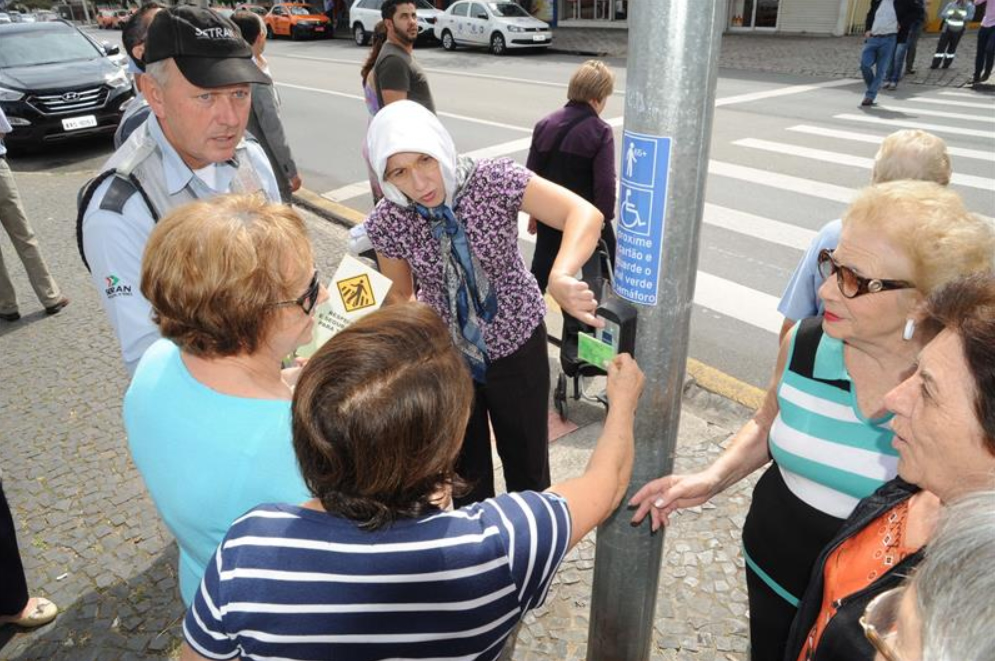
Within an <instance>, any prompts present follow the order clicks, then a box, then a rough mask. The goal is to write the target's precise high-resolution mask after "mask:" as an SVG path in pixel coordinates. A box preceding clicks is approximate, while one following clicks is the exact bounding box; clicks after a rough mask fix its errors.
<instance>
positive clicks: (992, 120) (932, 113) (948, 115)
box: [878, 105, 995, 124]
mask: <svg viewBox="0 0 995 661" xmlns="http://www.w3.org/2000/svg"><path fill="white" fill-rule="evenodd" d="M878 110H886V111H888V112H904V113H911V114H914V115H926V116H927V117H942V118H943V119H961V120H964V121H967V122H985V123H986V124H995V117H986V116H984V115H969V114H967V113H963V112H943V111H942V110H923V109H922V108H910V107H909V106H890V105H889V106H878Z"/></svg>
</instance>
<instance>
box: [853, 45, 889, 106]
mask: <svg viewBox="0 0 995 661" xmlns="http://www.w3.org/2000/svg"><path fill="white" fill-rule="evenodd" d="M897 39H898V36H897V35H894V34H885V35H872V36H870V37H868V38H867V39H865V40H864V50H863V52H862V53H861V54H860V73H862V74H863V75H864V83H865V84H866V85H867V91H866V92H865V93H864V96H865V97H866V98H868V99H870V100H871V101H873V100H874V99H875V98H876V97H877V95H878V88H879V87H881V81H882V80H884V74H885V72H886V71H887V69H888V64H889V63H891V56H892V55H894V54H895V42H896V41H897Z"/></svg>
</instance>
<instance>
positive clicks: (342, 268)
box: [296, 255, 391, 358]
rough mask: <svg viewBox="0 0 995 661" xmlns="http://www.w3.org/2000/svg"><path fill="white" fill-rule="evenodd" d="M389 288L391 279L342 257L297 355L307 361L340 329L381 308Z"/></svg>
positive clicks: (353, 260)
mask: <svg viewBox="0 0 995 661" xmlns="http://www.w3.org/2000/svg"><path fill="white" fill-rule="evenodd" d="M390 285H391V282H390V279H389V278H387V277H386V276H384V275H382V274H380V273H379V272H377V271H376V270H375V269H373V268H370V267H369V266H367V265H366V264H364V263H363V262H361V261H359V260H358V259H356V258H355V257H352V256H351V255H346V256H344V257H343V258H342V261H341V262H340V263H339V268H338V269H336V271H335V275H334V276H333V277H332V281H331V282H329V283H328V300H327V301H325V302H324V303H322V304H321V305H319V306H318V308H317V309H316V311H315V317H314V322H315V323H314V331H313V332H314V334H313V336H312V338H311V342H310V343H308V344H305V345H304V346H302V347H301V348H299V349H298V350H297V354H296V355H297V356H298V357H301V358H309V357H310V356H311V355H313V354H314V352H316V351H317V350H318V348H319V347H320V346H321V345H322V344H324V343H325V342H327V341H328V340H329V338H331V337H332V336H333V335H335V334H336V333H338V332H339V331H341V330H342V329H343V328H345V327H346V326H348V325H349V324H351V323H352V322H354V321H356V320H357V319H361V318H362V317H365V316H366V315H368V314H369V313H371V312H373V311H374V310H378V309H380V306H381V305H383V302H384V299H385V298H386V297H387V292H388V291H390Z"/></svg>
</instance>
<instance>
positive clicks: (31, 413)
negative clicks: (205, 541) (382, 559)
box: [0, 159, 749, 661]
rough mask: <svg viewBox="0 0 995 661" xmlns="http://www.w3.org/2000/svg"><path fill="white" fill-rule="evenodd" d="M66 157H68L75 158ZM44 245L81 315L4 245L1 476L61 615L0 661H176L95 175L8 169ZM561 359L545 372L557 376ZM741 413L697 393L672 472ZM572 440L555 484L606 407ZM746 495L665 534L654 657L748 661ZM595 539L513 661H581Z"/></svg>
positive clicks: (2, 635)
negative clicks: (33, 286) (128, 398)
mask: <svg viewBox="0 0 995 661" xmlns="http://www.w3.org/2000/svg"><path fill="white" fill-rule="evenodd" d="M66 160H71V159H66ZM12 166H13V169H14V171H15V177H16V179H17V182H18V185H19V187H20V190H21V193H22V196H23V197H24V200H25V206H26V208H27V211H28V213H29V215H30V217H31V219H32V222H33V224H34V228H35V231H36V233H37V235H38V238H39V241H40V243H41V246H42V249H43V251H44V253H45V255H46V257H47V259H48V261H49V264H50V266H51V268H52V270H53V273H54V274H55V276H56V278H57V280H58V281H59V283H60V285H61V286H62V288H63V289H64V291H65V292H66V294H68V295H69V296H70V297H71V298H72V304H71V305H70V306H69V307H68V308H66V309H65V310H64V311H63V312H62V313H60V314H58V315H56V316H52V317H49V316H46V315H45V314H44V312H43V310H42V309H41V306H40V304H38V303H37V301H35V300H34V298H33V296H32V295H31V291H30V288H29V286H28V283H27V281H26V278H25V276H24V273H23V269H22V268H21V266H20V264H19V262H18V261H17V259H16V257H14V253H13V251H12V248H11V246H10V243H9V242H8V240H7V238H6V235H5V234H4V235H2V236H0V249H2V250H3V252H4V254H5V255H7V256H8V257H7V260H6V261H7V264H8V267H9V269H10V271H11V275H12V278H13V280H14V283H15V286H16V287H17V290H18V292H19V293H20V301H21V314H22V315H23V319H22V320H21V321H19V322H17V323H13V324H9V323H6V322H3V323H0V356H2V360H0V467H2V470H3V474H4V489H5V491H6V494H7V498H8V500H9V502H10V503H11V507H12V509H13V512H14V517H15V521H16V522H17V526H18V538H19V543H20V548H21V554H22V556H23V559H24V563H25V566H26V572H27V576H28V581H29V585H30V589H31V591H32V593H37V594H44V595H47V596H49V597H51V598H52V599H53V600H55V601H56V603H58V604H59V605H60V606H61V607H62V608H63V613H62V614H61V615H60V616H59V618H58V620H56V622H55V623H54V624H52V625H48V626H46V627H43V628H41V629H40V630H36V631H33V632H25V631H18V630H15V629H14V628H13V627H10V626H7V627H2V628H0V660H7V659H9V660H11V661H14V660H17V661H28V660H45V661H58V660H66V661H88V660H91V659H100V660H101V661H104V660H106V661H115V660H119V659H120V660H127V659H165V658H175V654H176V650H177V649H178V646H179V641H180V636H181V629H180V623H181V617H182V614H183V608H182V605H181V603H180V600H179V598H178V590H177V581H176V561H177V557H176V550H175V545H174V544H173V542H172V540H171V538H170V535H169V533H168V531H166V530H165V528H164V526H163V525H162V523H161V522H160V520H159V518H158V517H157V515H156V513H155V509H154V507H153V506H152V503H151V502H150V500H149V498H148V496H147V494H146V492H145V489H144V486H143V484H142V482H141V479H140V477H139V476H138V474H137V472H136V470H135V468H134V465H133V464H132V462H131V460H130V457H129V453H128V448H127V442H126V439H125V436H124V432H123V429H122V423H121V397H122V395H123V392H124V390H125V387H126V375H125V372H124V369H123V367H122V366H121V362H120V359H119V357H118V349H117V346H116V343H115V341H114V340H113V339H112V336H111V332H110V328H109V326H108V324H107V322H106V321H105V319H104V315H103V311H102V310H101V308H100V305H99V301H98V297H97V294H96V292H95V291H94V290H93V288H92V287H91V285H90V282H89V280H88V277H87V274H86V272H85V270H84V268H83V266H82V264H81V262H80V260H79V257H78V254H77V251H76V245H75V236H74V229H73V218H72V212H71V209H72V208H73V201H74V196H75V192H76V190H77V189H78V187H79V186H80V185H82V184H83V183H84V182H85V181H86V180H87V178H88V177H89V176H91V175H92V172H91V171H87V170H85V169H79V170H76V171H72V170H73V166H72V164H71V163H69V164H66V165H64V166H63V167H61V168H59V169H57V170H55V171H54V172H44V171H39V170H38V168H27V169H29V170H30V169H33V170H35V171H25V168H21V169H20V170H19V166H18V163H17V161H16V160H15V161H13V162H12ZM307 219H308V224H309V227H310V228H311V230H312V237H313V240H314V243H315V245H316V251H317V255H318V260H317V261H318V266H319V268H320V269H321V270H322V271H323V272H324V273H331V272H332V269H333V267H334V266H335V265H336V264H337V263H338V260H339V259H340V258H341V255H342V252H343V246H344V245H345V239H346V233H345V230H343V229H342V228H340V227H338V226H335V225H332V224H330V223H328V222H326V221H323V220H320V219H318V218H317V217H315V216H312V215H308V217H307ZM554 361H555V353H554V356H553V357H552V361H551V363H552V364H553V365H554V369H555V368H556V367H555V362H554ZM746 415H747V412H746V411H744V410H743V409H741V408H740V407H738V405H734V404H731V403H730V402H728V401H727V400H724V399H721V398H718V397H716V396H714V395H711V394H709V393H706V392H704V391H701V390H700V389H698V388H696V387H694V386H691V387H690V389H689V390H688V395H687V397H686V401H685V407H684V414H683V417H682V423H681V435H680V446H679V449H678V460H677V464H678V467H679V468H690V467H693V466H699V465H702V464H704V463H705V462H707V461H709V460H710V459H711V458H712V457H714V456H715V455H716V454H717V453H718V452H719V451H720V447H721V444H722V443H723V442H724V441H725V440H726V439H727V438H728V436H729V434H730V431H732V430H734V429H736V428H738V427H739V425H740V424H742V422H743V421H744V420H745V418H746ZM570 417H571V419H572V420H573V421H574V422H575V423H577V424H578V426H579V429H578V430H577V431H575V432H573V433H571V434H569V435H567V436H565V437H563V438H560V439H559V440H557V441H556V442H555V443H554V444H553V445H552V448H551V456H552V464H553V471H554V477H564V476H566V475H569V474H574V473H575V472H577V471H579V470H580V469H581V467H582V466H583V465H584V464H585V463H586V460H587V457H588V456H589V451H590V448H591V447H593V442H594V440H595V439H596V437H597V434H598V430H599V429H600V420H601V418H602V412H601V410H600V407H596V406H592V405H587V404H578V403H571V407H570ZM748 488H749V487H748V485H747V484H743V485H740V486H738V487H736V488H735V489H732V490H730V491H729V492H728V493H726V494H723V495H722V496H721V497H719V498H717V499H716V501H715V503H714V505H707V506H705V507H703V508H696V509H695V510H690V511H688V512H686V513H684V514H682V515H681V516H680V517H677V522H676V523H675V525H674V526H673V527H672V528H671V529H670V531H669V532H668V533H667V537H666V543H665V550H664V560H663V563H664V564H663V569H662V572H661V580H660V587H659V598H658V607H657V619H656V622H655V626H656V634H655V639H654V651H653V659H654V660H664V659H666V660H671V659H695V660H700V661H711V660H713V659H722V660H732V661H741V660H744V659H745V653H744V651H745V649H746V646H747V636H746V619H745V613H746V596H745V586H744V579H743V575H742V561H741V558H740V557H739V552H738V549H739V541H738V530H739V527H740V526H741V524H742V519H743V516H744V511H745V510H744V507H745V504H746V502H747V489H748ZM593 556H594V543H593V538H592V539H588V540H585V541H584V542H582V544H581V545H580V546H578V548H577V549H575V550H574V551H573V552H572V553H571V554H570V556H569V558H568V559H567V561H566V563H565V564H564V566H563V569H562V570H561V572H560V575H559V577H558V579H557V580H556V582H555V584H554V586H553V589H552V590H551V592H550V595H549V598H548V600H547V604H546V605H545V606H544V607H543V608H542V609H540V610H539V611H537V612H536V613H534V614H530V615H529V616H528V617H527V618H526V621H525V625H524V626H523V628H522V632H521V635H520V638H519V642H518V647H517V650H516V652H515V656H514V658H515V659H519V660H523V661H524V660H533V659H583V658H584V656H585V641H586V639H587V614H588V609H589V603H590V589H591V579H592V573H593V572H592V568H593V561H594V557H593Z"/></svg>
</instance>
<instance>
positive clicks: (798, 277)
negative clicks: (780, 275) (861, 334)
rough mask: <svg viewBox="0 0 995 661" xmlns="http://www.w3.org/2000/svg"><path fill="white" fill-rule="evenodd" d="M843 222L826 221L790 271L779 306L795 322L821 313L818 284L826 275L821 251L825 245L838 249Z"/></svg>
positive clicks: (778, 308) (780, 310) (779, 309)
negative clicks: (820, 270) (821, 270)
mask: <svg viewBox="0 0 995 661" xmlns="http://www.w3.org/2000/svg"><path fill="white" fill-rule="evenodd" d="M842 229H843V221H841V220H833V221H830V222H828V223H826V224H825V225H824V226H823V227H822V229H821V230H819V233H818V234H816V235H815V238H814V239H812V243H810V244H809V246H808V250H806V251H805V254H804V255H802V258H801V261H800V262H798V266H797V267H795V272H794V273H792V274H791V279H790V280H789V281H788V286H787V288H786V289H785V290H784V296H782V297H781V302H780V303H779V304H778V306H777V311H778V312H780V313H781V314H783V315H784V316H785V317H787V318H788V319H791V320H792V321H800V320H802V319H805V318H806V317H815V316H817V315H820V314H822V309H823V308H822V299H821V298H819V287H821V286H822V281H823V277H822V274H821V273H819V252H820V251H821V250H822V249H823V248H829V249H830V250H835V248H836V246H837V245H839V242H840V231H841V230H842Z"/></svg>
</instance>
